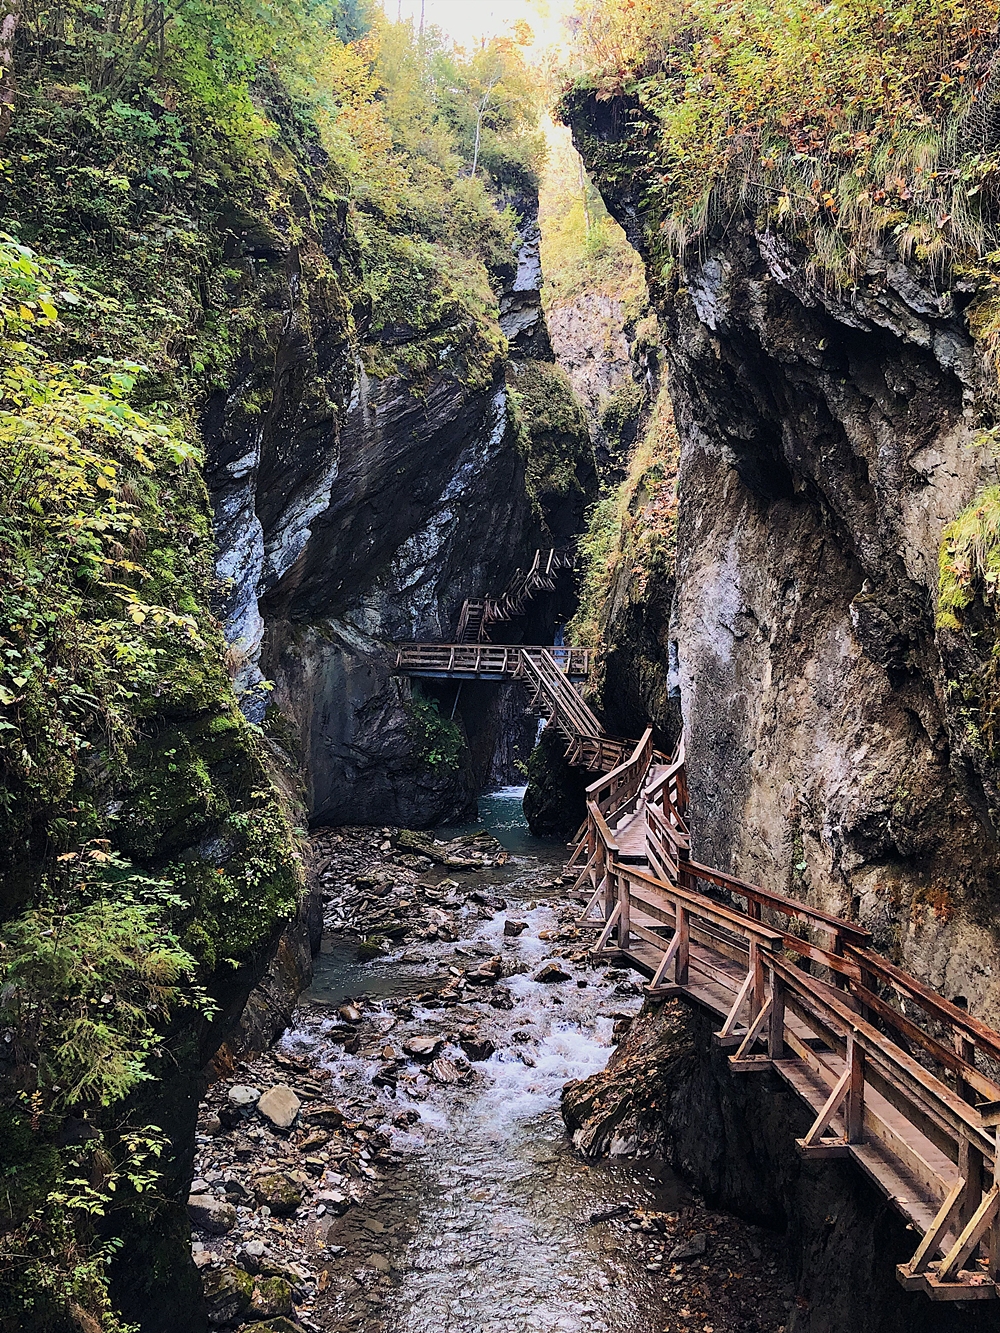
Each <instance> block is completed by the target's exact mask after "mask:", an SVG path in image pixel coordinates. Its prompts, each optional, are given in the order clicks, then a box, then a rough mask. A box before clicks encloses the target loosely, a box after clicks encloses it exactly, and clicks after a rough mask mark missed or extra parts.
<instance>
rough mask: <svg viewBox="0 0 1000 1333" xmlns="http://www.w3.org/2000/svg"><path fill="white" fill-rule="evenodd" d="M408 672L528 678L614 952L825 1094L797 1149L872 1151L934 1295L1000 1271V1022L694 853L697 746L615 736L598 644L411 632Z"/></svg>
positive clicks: (908, 1273)
mask: <svg viewBox="0 0 1000 1333" xmlns="http://www.w3.org/2000/svg"><path fill="white" fill-rule="evenodd" d="M396 666H397V669H398V670H399V671H402V672H406V673H408V674H410V675H415V676H421V675H426V676H438V677H449V678H454V679H474V678H476V679H487V680H508V679H521V680H524V681H525V682H526V683H527V684H528V686H529V688H530V689H531V692H532V693H531V706H532V707H533V708H534V709H535V710H536V711H537V712H539V713H542V714H544V715H545V716H546V717H547V718H548V719H549V721H550V723H551V724H552V725H553V726H555V727H556V728H557V729H558V731H559V732H560V733H561V735H562V736H563V738H564V739H565V741H566V746H567V755H568V757H569V759H570V761H571V762H573V763H576V764H580V765H582V766H584V767H586V768H589V769H590V770H592V771H594V772H598V773H603V774H606V776H605V777H602V778H599V779H598V780H597V781H596V782H594V783H592V784H591V786H590V787H589V788H588V789H587V818H586V821H585V822H584V825H583V826H582V828H581V829H580V833H579V835H578V838H577V840H576V846H575V850H574V852H573V856H572V859H571V861H570V865H571V866H574V867H579V875H578V878H577V880H576V883H575V885H574V887H573V890H572V892H574V893H576V892H579V891H580V890H582V889H586V891H587V893H588V901H587V905H586V908H585V909H584V912H583V915H582V917H581V925H584V926H588V927H591V928H592V929H593V930H594V932H595V935H596V941H595V944H594V952H595V953H596V954H599V955H600V954H607V955H610V956H612V957H614V958H616V959H620V960H622V961H624V962H626V963H627V964H629V965H630V966H631V967H634V968H635V969H637V970H638V971H640V972H641V973H643V974H645V976H646V977H647V978H648V979H649V984H648V986H647V988H646V989H647V992H648V994H649V995H650V996H652V997H666V996H684V997H685V998H686V999H687V1000H688V1001H690V1002H692V1003H695V1004H697V1005H700V1006H701V1007H702V1008H704V1009H706V1010H707V1011H708V1012H709V1013H710V1014H712V1015H714V1016H715V1018H716V1019H717V1020H718V1021H719V1030H718V1031H717V1032H716V1034H715V1037H714V1040H715V1041H716V1043H717V1044H718V1045H719V1046H721V1047H722V1048H723V1049H725V1050H727V1051H729V1052H731V1054H730V1055H729V1064H730V1068H731V1070H732V1072H733V1074H734V1075H739V1076H750V1075H753V1074H756V1073H760V1072H762V1071H764V1070H771V1071H773V1072H774V1073H775V1074H776V1075H777V1076H778V1077H779V1078H781V1079H782V1080H783V1081H784V1082H785V1083H786V1084H787V1085H788V1087H789V1088H791V1089H792V1090H793V1091H794V1092H795V1094H796V1095H797V1096H798V1097H799V1098H800V1099H801V1100H802V1101H803V1103H804V1104H805V1105H806V1106H807V1107H808V1108H809V1111H810V1114H811V1118H812V1119H811V1124H810V1127H809V1129H808V1130H807V1132H806V1133H805V1134H804V1135H803V1137H802V1138H801V1139H798V1140H797V1148H798V1151H799V1152H800V1153H802V1154H803V1156H805V1157H819V1158H827V1157H829V1158H834V1157H836V1158H845V1159H849V1160H850V1161H853V1162H854V1163H855V1164H856V1165H857V1166H858V1167H859V1168H860V1169H861V1170H862V1171H864V1172H865V1174H866V1175H867V1176H868V1177H869V1179H870V1180H871V1181H872V1183H873V1184H874V1185H875V1186H876V1187H877V1188H878V1189H879V1190H881V1192H882V1193H883V1194H884V1195H885V1196H886V1197H887V1198H888V1199H889V1200H890V1201H891V1203H892V1205H893V1206H894V1207H895V1208H896V1209H897V1211H898V1212H899V1213H900V1214H901V1216H902V1217H903V1218H904V1219H905V1220H906V1221H907V1222H908V1223H910V1224H911V1225H912V1226H913V1228H914V1230H915V1231H916V1233H917V1235H918V1236H919V1237H920V1241H919V1244H918V1245H917V1247H916V1250H915V1253H914V1255H913V1257H912V1259H911V1260H910V1262H909V1263H907V1264H902V1265H900V1266H899V1268H898V1270H897V1273H898V1277H899V1280H900V1282H901V1283H902V1284H903V1286H904V1287H906V1288H907V1289H908V1290H919V1291H922V1292H923V1293H924V1294H925V1295H927V1296H928V1297H930V1298H931V1299H932V1300H939V1301H940V1300H945V1301H956V1300H957V1301H972V1300H994V1299H996V1297H997V1295H998V1292H1000V1287H998V1282H1000V1183H998V1180H997V1175H998V1170H1000V1153H998V1147H997V1128H998V1126H1000V1033H997V1032H995V1031H994V1030H993V1029H992V1028H990V1027H987V1026H986V1024H984V1023H981V1022H980V1021H979V1020H978V1019H976V1018H973V1017H972V1016H971V1015H970V1014H968V1013H966V1012H965V1011H964V1010H962V1009H959V1008H957V1007H956V1006H955V1005H953V1004H951V1003H950V1002H949V1001H948V1000H946V999H945V998H944V997H943V996H941V995H938V994H937V993H936V992H935V991H933V990H931V989H930V988H929V987H927V986H925V985H924V984H923V983H922V982H920V981H918V980H917V979H916V978H915V977H911V976H909V975H908V974H907V973H906V972H904V971H902V970H901V969H900V968H898V967H895V966H894V965H893V964H892V963H890V962H889V961H888V960H887V959H885V958H882V957H881V956H880V955H879V954H877V953H875V952H874V951H873V950H872V949H871V948H870V947H869V945H870V937H869V934H868V932H867V931H866V930H864V929H862V928H861V927H860V926H858V925H856V924H854V923H853V922H850V921H847V920H844V919H843V918H841V917H837V916H832V915H830V914H829V913H826V912H821V911H819V910H817V909H816V908H813V907H811V906H809V904H808V903H802V902H798V901H796V900H795V899H792V898H787V897H784V896H783V895H781V894H777V893H771V892H769V891H768V890H766V889H762V888H760V887H759V886H757V885H754V884H749V883H747V882H745V881H743V880H740V879H738V878H736V877H735V876H733V875H729V874H726V873H724V872H722V871H719V870H715V869H713V868H712V867H710V866H705V865H701V864H700V863H699V862H697V861H696V860H694V859H693V858H692V856H691V844H690V837H689V830H688V818H689V814H688V796H687V780H686V770H685V766H684V755H683V746H682V747H681V751H680V753H679V754H678V755H677V756H675V757H674V759H673V760H670V759H669V758H668V757H667V756H666V755H663V754H660V753H658V752H657V751H656V750H655V749H654V747H653V742H652V730H651V729H650V730H647V732H646V734H645V735H644V736H643V738H642V740H640V741H639V742H638V743H635V742H633V741H628V740H623V739H621V738H616V737H609V736H607V735H606V734H605V732H604V730H603V728H602V726H601V723H600V721H599V719H598V718H597V717H596V715H595V714H594V713H593V711H592V710H591V709H590V707H589V706H588V704H587V703H586V701H585V700H584V698H583V695H582V693H581V691H580V689H579V684H580V682H582V681H583V680H585V679H586V676H587V675H588V673H589V671H590V669H591V666H592V660H591V655H590V653H589V652H587V651H586V650H583V649H576V648H573V649H570V648H549V647H531V646H528V647H525V646H510V647H504V646H501V645H495V646H494V645H489V644H403V645H401V646H399V648H398V649H397V661H396Z"/></svg>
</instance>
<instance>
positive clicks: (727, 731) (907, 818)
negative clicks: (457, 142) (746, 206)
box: [574, 101, 1000, 1022]
mask: <svg viewBox="0 0 1000 1333" xmlns="http://www.w3.org/2000/svg"><path fill="white" fill-rule="evenodd" d="M574 115H575V116H576V124H575V126H574V128H575V131H576V136H577V142H578V144H579V146H580V148H581V151H582V152H583V154H584V157H585V160H587V161H588V165H590V166H591V168H592V169H593V170H594V171H595V173H596V179H597V180H598V182H599V183H602V184H603V187H604V189H605V192H606V198H607V202H608V204H609V207H610V208H611V210H612V211H613V212H614V213H615V214H616V216H617V217H618V218H619V220H620V221H621V222H622V224H623V226H624V227H625V229H626V231H627V232H628V234H629V236H630V239H631V240H632V241H633V243H634V244H636V245H637V246H639V247H641V248H644V249H647V250H648V249H649V247H650V246H652V245H655V244H656V238H655V237H652V236H649V235H647V234H646V232H645V229H644V219H643V212H642V206H641V197H640V190H641V181H638V180H636V179H634V178H633V179H632V180H631V181H630V183H629V184H627V185H625V184H621V183H620V182H621V180H622V176H621V174H619V176H618V178H617V179H613V178H612V173H611V172H609V171H607V170H606V171H605V176H604V177H603V179H602V175H601V172H602V168H607V166H608V162H609V160H610V158H611V157H612V155H613V154H614V153H615V152H616V151H617V150H618V149H620V147H621V134H622V129H621V127H622V125H623V124H624V119H625V118H624V115H623V108H620V107H619V108H615V107H610V108H609V107H608V106H606V105H605V106H603V107H599V106H597V104H590V103H587V102H586V101H581V102H580V103H578V104H577V106H576V108H575V111H574ZM657 276H658V275H657ZM653 277H654V275H653V274H652V273H651V280H653ZM654 287H655V283H654ZM655 295H656V298H657V303H658V309H659V315H660V321H661V331H662V334H663V343H664V347H665V350H666V356H667V361H668V368H669V375H670V386H671V394H672V398H673V403H674V410H675V415H676V420H677V426H678V431H679V435H680V441H681V461H680V497H681V499H680V512H679V521H678V534H677V580H676V593H675V597H674V605H673V613H672V624H671V634H670V649H669V655H671V656H673V659H674V660H673V662H672V663H670V662H668V664H667V665H668V666H669V667H670V670H671V672H672V676H673V679H674V681H675V682H676V684H677V685H678V686H679V689H680V697H681V704H682V711H683V718H684V727H685V734H686V738H687V747H688V749H687V753H688V760H689V771H690V774H691V788H692V791H691V794H692V802H693V810H694V846H695V854H696V855H697V856H698V857H699V858H700V859H702V860H705V861H709V862H712V863H714V864H718V865H720V866H723V867H726V868H729V869H731V870H733V871H736V872H738V873H739V874H741V875H743V876H746V877H748V878H750V879H756V880H758V881H759V882H761V883H763V884H765V885H767V886H769V887H771V888H774V889H778V890H781V891H783V892H787V893H791V894H793V895H795V896H805V897H807V898H808V899H810V900H811V901H813V902H815V903H817V904H820V905H822V906H824V907H826V908H828V909H830V910H833V911H837V912H841V913H845V914H847V915H850V916H852V917H855V918H856V919H859V920H860V921H862V922H863V923H864V924H865V925H866V926H868V927H870V928H871V930H872V931H873V933H874V936H875V940H876V943H877V945H878V946H879V947H880V948H882V949H885V950H887V951H888V952H890V953H891V954H893V955H895V956H896V957H898V958H901V959H902V960H904V961H905V963H906V965H907V967H908V968H910V969H911V970H912V971H914V972H915V973H917V974H918V975H921V976H923V977H925V978H927V979H928V980H929V981H931V982H932V983H933V984H934V985H935V986H936V987H938V988H940V989H941V990H942V991H943V992H944V993H945V994H947V995H948V996H949V997H953V996H963V997H965V998H966V999H967V1000H968V1001H969V1004H970V1006H971V1008H972V1009H973V1010H974V1011H976V1012H978V1013H980V1014H982V1015H983V1016H985V1017H987V1018H988V1019H990V1020H992V1021H993V1022H996V1021H998V1019H1000V989H998V978H997V970H998V967H1000V951H998V942H997V938H996V935H995V929H994V925H993V921H994V917H995V912H996V904H995V888H994V884H995V876H996V870H997V847H996V840H995V832H994V827H995V817H996V809H997V806H996V801H995V799H994V791H995V777H994V774H993V773H992V770H991V766H990V763H989V761H988V758H987V757H985V756H984V752H983V750H982V748H981V747H977V746H976V744H974V743H973V741H972V740H970V736H969V731H968V727H967V718H966V716H965V714H964V713H963V712H962V711H960V708H959V703H958V699H959V693H960V692H958V691H956V689H955V685H954V679H955V677H956V676H958V675H959V674H960V672H961V671H962V670H963V669H964V663H965V659H964V658H963V657H962V655H961V652H960V645H958V644H957V643H956V641H954V640H953V639H951V638H944V637H942V636H941V635H936V633H935V628H934V604H935V593H936V584H937V557H938V548H939V544H940V539H941V534H942V531H943V528H944V527H945V525H946V524H947V523H948V522H949V521H951V520H952V519H953V518H954V517H955V516H956V514H957V513H958V512H959V511H960V510H961V509H962V508H963V506H964V505H966V504H967V503H968V502H969V500H970V499H971V497H972V496H973V495H974V493H975V492H976V490H977V488H978V486H979V484H980V473H981V470H982V466H983V459H982V451H981V450H979V449H977V448H975V447H973V446H974V443H975V435H976V429H977V427H979V426H980V425H981V424H982V422H983V418H984V415H985V414H986V413H987V412H988V411H989V408H988V400H987V395H986V392H985V390H984V387H983V380H982V369H981V367H980V365H979V364H978V362H977V357H976V352H975V348H974V345H973V341H972V338H971V336H970V334H969V331H968V328H967V325H966V321H965V318H964V316H963V307H964V305H966V304H967V303H968V301H969V300H970V299H971V295H970V293H969V292H963V291H962V290H961V289H959V288H957V287H956V289H954V290H952V291H945V292H939V291H936V290H934V289H933V288H932V287H931V285H930V284H929V282H927V281H926V280H924V279H922V278H921V277H920V276H919V275H918V274H916V273H915V272H913V271H911V270H909V269H907V268H906V267H905V266H904V265H903V264H901V263H900V262H898V261H896V260H894V259H893V258H891V257H883V258H874V259H873V260H872V262H871V263H870V265H869V270H868V273H867V275H866V278H865V281H864V282H863V283H862V284H861V285H860V287H859V288H858V289H857V291H856V292H854V293H853V294H852V296H851V297H850V298H847V297H845V298H840V297H839V296H837V295H836V294H834V293H833V292H832V291H829V290H824V289H823V287H822V286H821V285H819V284H817V283H816V282H813V281H811V280H810V279H809V277H808V276H807V273H806V271H805V269H804V267H803V265H802V263H801V261H800V259H799V258H798V257H797V255H796V254H795V253H794V252H793V251H792V250H791V249H790V248H789V247H788V246H787V245H786V243H785V242H784V241H782V240H781V239H780V238H779V237H777V236H775V235H774V234H770V233H764V234H755V233H754V231H753V228H752V225H751V224H749V223H747V225H746V226H743V227H739V226H736V225H734V226H732V227H731V228H730V229H729V231H728V232H727V233H726V234H725V235H719V236H716V237H715V238H714V239H713V240H711V241H710V242H707V243H706V244H704V245H703V246H702V247H701V249H700V252H697V251H695V249H694V248H692V252H691V254H690V257H689V260H688V262H687V264H686V265H684V266H682V267H681V268H680V269H679V270H678V271H677V272H676V274H675V276H674V278H673V279H672V280H671V283H670V285H669V287H668V288H667V289H664V288H663V287H662V285H661V286H659V287H658V288H655Z"/></svg>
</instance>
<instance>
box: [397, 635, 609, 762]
mask: <svg viewBox="0 0 1000 1333" xmlns="http://www.w3.org/2000/svg"><path fill="white" fill-rule="evenodd" d="M592 666H593V653H592V652H591V650H590V649H589V648H559V647H538V646H534V645H525V644H511V645H509V646H505V645H503V644H489V643H403V644H397V645H396V670H397V671H399V672H402V673H403V674H405V675H408V676H417V677H424V678H429V679H431V680H523V681H524V682H525V683H526V684H527V686H528V688H529V690H530V691H531V693H530V696H529V700H528V708H529V710H530V711H532V712H535V713H538V714H539V715H540V716H542V717H546V718H548V720H549V722H550V723H551V724H552V725H553V726H555V727H556V729H557V730H558V731H559V733H560V734H561V735H562V737H563V739H564V740H565V742H566V753H567V756H568V758H569V760H570V762H571V763H574V764H579V765H580V766H581V767H583V768H588V769H590V770H591V771H592V772H594V773H606V772H607V771H608V770H609V769H611V768H614V767H615V766H616V765H618V764H620V763H622V761H623V760H624V759H625V758H626V757H627V756H628V755H630V754H631V753H632V750H633V749H634V746H635V742H634V741H630V740H621V739H617V738H615V737H613V736H608V735H607V734H606V732H605V731H604V728H603V727H602V726H601V723H600V721H599V720H598V718H597V717H596V716H595V714H594V712H593V711H592V709H591V708H590V707H589V706H588V705H587V703H586V701H585V700H584V698H583V695H582V694H581V693H580V690H579V689H578V688H577V686H578V685H579V684H581V683H582V682H583V681H585V680H586V679H587V677H588V676H589V674H590V671H591V668H592Z"/></svg>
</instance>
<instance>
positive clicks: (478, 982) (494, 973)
mask: <svg viewBox="0 0 1000 1333" xmlns="http://www.w3.org/2000/svg"><path fill="white" fill-rule="evenodd" d="M502 976H503V959H502V958H491V959H490V961H489V962H488V963H481V964H480V965H479V967H477V968H476V970H475V971H474V972H468V973H466V977H465V979H466V981H467V982H468V983H469V985H470V986H492V985H494V984H495V983H496V982H497V981H499V980H500V978H501V977H502Z"/></svg>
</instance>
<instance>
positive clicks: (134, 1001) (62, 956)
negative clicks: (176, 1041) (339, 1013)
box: [0, 842, 213, 1333]
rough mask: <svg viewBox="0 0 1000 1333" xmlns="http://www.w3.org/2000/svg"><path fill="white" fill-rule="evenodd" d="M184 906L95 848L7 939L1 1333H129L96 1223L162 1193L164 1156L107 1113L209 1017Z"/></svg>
mask: <svg viewBox="0 0 1000 1333" xmlns="http://www.w3.org/2000/svg"><path fill="white" fill-rule="evenodd" d="M187 910H188V909H187V905H186V904H185V903H184V902H182V901H181V899H179V898H178V897H177V895H176V894H175V893H173V892H172V890H171V889H170V887H169V885H167V884H166V883H164V882H163V881H161V880H156V879H152V878H150V877H149V876H146V875H143V874H141V873H139V872H138V871H136V870H135V869H134V867H132V866H130V865H129V864H128V863H127V862H126V861H125V860H124V859H123V858H122V857H120V856H118V855H117V854H116V853H114V852H113V851H111V850H110V849H109V847H108V844H107V843H106V842H96V843H93V844H91V845H89V846H88V847H86V848H85V849H83V851H81V852H78V853H77V852H68V853H64V854H63V855H62V856H61V857H60V859H59V862H58V867H57V869H56V870H54V871H53V873H52V875H51V876H50V878H49V881H48V885H47V888H46V890H45V891H44V892H43V893H42V895H41V896H40V899H39V902H38V904H37V906H35V907H33V908H32V909H30V910H29V911H26V912H24V913H22V914H21V915H20V916H18V917H16V918H14V919H13V920H11V921H8V922H6V923H5V924H4V925H3V926H2V927H0V1033H3V1034H4V1036H5V1038H6V1041H5V1055H4V1056H3V1057H2V1059H0V1072H2V1073H3V1075H4V1083H5V1085H6V1086H7V1087H8V1088H9V1089H12V1090H13V1093H14V1095H13V1096H8V1097H6V1098H5V1099H4V1102H3V1105H2V1106H0V1128H2V1130H3V1132H4V1135H5V1145H6V1147H5V1154H4V1165H3V1166H2V1167H0V1182H2V1186H3V1188H2V1189H0V1230H2V1232H3V1233H4V1240H3V1245H2V1246H0V1324H2V1326H3V1327H11V1328H13V1327H26V1326H28V1323H30V1326H31V1327H33V1328H38V1329H41V1330H45V1329H48V1328H58V1327H61V1326H63V1325H64V1322H65V1320H66V1317H67V1315H68V1316H70V1317H72V1316H73V1312H74V1310H83V1311H88V1312H91V1313H92V1314H93V1313H94V1312H97V1313H98V1314H99V1315H100V1316H101V1318H102V1327H104V1328H105V1329H107V1330H111V1333H124V1330H122V1328H121V1325H120V1323H119V1321H118V1320H117V1319H116V1318H115V1317H114V1315H113V1312H112V1311H111V1308H110V1304H109V1301H108V1294H107V1267H108V1264H109V1263H110V1261H111V1260H112V1258H113V1257H114V1254H115V1251H116V1249H117V1243H116V1242H115V1241H114V1240H111V1241H104V1242H101V1241H100V1240H99V1239H98V1236H97V1232H96V1223H97V1219H100V1218H104V1217H106V1216H107V1215H108V1213H109V1212H110V1211H113V1210H114V1209H116V1208H130V1209H134V1208H135V1207H137V1206H141V1204H140V1203H139V1200H140V1199H141V1197H142V1196H144V1195H147V1194H150V1193H152V1194H154V1195H155V1193H156V1188H157V1184H158V1180H159V1171H158V1166H157V1160H158V1159H159V1158H160V1156H161V1155H162V1153H163V1151H164V1149H165V1148H166V1147H167V1144H166V1142H165V1140H164V1137H163V1135H162V1134H161V1133H160V1132H159V1130H157V1129H156V1128H155V1127H153V1126H147V1125H135V1124H130V1123H128V1121H123V1120H122V1119H121V1117H120V1112H119V1116H118V1117H117V1118H116V1119H115V1120H114V1121H113V1122H112V1124H111V1125H110V1126H108V1125H104V1126H102V1124H101V1121H100V1117H101V1114H102V1112H104V1111H107V1109H108V1108H111V1107H116V1108H120V1106H121V1104H122V1103H123V1102H124V1100H125V1099H126V1098H127V1097H128V1096H129V1094H131V1093H132V1092H133V1091H134V1090H135V1089H136V1087H137V1086H138V1085H139V1084H140V1083H143V1082H146V1081H149V1080H150V1079H153V1078H154V1077H156V1069H157V1065H158V1062H159V1060H160V1059H161V1057H162V1045H163V1029H164V1026H165V1025H166V1024H167V1023H168V1022H171V1021H173V1020H174V1018H175V1015H176V1014H177V1012H178V1011H179V1010H183V1009H189V1010H193V1011H195V1012H196V1013H198V1014H200V1015H202V1016H203V1017H206V1018H207V1017H210V1016H211V1014H212V1012H213V1006H212V1004H211V1003H210V1001H209V1000H208V998H207V996H206V995H205V993H204V991H203V990H202V989H201V988H200V987H199V986H198V985H197V984H196V983H195V981H194V976H195V973H196V970H197V964H196V962H195V959H194V958H193V957H192V956H191V954H190V953H188V952H187V950H185V949H184V948H183V947H182V945H181V943H180V940H179V938H178V935H177V934H176V932H175V930H174V928H173V927H172V925H171V922H172V921H173V920H177V919H178V918H181V917H183V915H184V914H185V913H186V911H187ZM67 1116H69V1117H70V1118H69V1119H68V1120H67V1118H66V1117H67ZM67 1127H70V1128H67Z"/></svg>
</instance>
